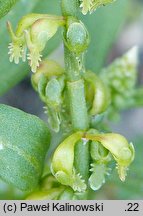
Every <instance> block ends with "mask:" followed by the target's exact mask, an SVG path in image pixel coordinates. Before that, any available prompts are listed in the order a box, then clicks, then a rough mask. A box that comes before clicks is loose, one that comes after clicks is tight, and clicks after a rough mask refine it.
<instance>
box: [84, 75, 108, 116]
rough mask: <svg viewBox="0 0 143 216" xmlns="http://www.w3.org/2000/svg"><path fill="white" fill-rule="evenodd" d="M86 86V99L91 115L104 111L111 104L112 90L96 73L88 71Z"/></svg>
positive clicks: (85, 76) (85, 77)
mask: <svg viewBox="0 0 143 216" xmlns="http://www.w3.org/2000/svg"><path fill="white" fill-rule="evenodd" d="M84 79H85V86H86V99H87V104H88V106H89V108H90V110H89V112H90V114H91V115H97V114H100V113H102V112H104V111H105V110H106V109H107V107H108V106H109V104H110V101H111V99H110V92H109V89H108V87H107V86H106V85H105V84H104V83H103V82H102V80H101V79H100V78H98V77H97V76H96V74H94V73H92V72H90V71H88V72H87V73H85V75H84Z"/></svg>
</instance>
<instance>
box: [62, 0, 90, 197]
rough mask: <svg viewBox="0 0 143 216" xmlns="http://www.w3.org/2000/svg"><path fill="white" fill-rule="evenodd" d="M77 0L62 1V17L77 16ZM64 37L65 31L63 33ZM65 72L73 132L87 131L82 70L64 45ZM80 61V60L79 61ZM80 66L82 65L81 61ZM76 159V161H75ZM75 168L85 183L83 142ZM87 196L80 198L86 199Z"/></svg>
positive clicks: (86, 157)
mask: <svg viewBox="0 0 143 216" xmlns="http://www.w3.org/2000/svg"><path fill="white" fill-rule="evenodd" d="M77 6H78V3H77V0H71V1H70V3H69V0H62V12H63V15H64V16H67V18H68V16H72V17H76V16H77ZM64 35H66V29H65V32H64ZM64 49H65V53H64V54H65V71H66V76H67V80H68V81H67V90H68V100H69V105H70V114H71V121H72V128H73V131H78V130H83V131H85V130H87V129H88V128H89V122H88V113H87V107H86V100H85V89H84V80H83V79H82V73H83V72H82V69H83V68H84V67H80V66H79V58H78V56H76V54H75V53H73V52H71V51H70V50H69V49H68V48H67V47H66V45H65V47H64ZM80 60H81V59H80ZM80 64H83V61H82V60H81V62H80ZM77 158H78V159H77ZM75 168H76V171H77V172H78V173H80V174H81V175H82V177H83V178H84V180H85V181H86V182H87V181H88V178H89V148H88V144H86V145H85V146H84V145H83V142H79V143H77V145H76V148H75ZM86 196H87V194H86V193H85V194H83V195H81V196H80V199H86V198H87V197H86Z"/></svg>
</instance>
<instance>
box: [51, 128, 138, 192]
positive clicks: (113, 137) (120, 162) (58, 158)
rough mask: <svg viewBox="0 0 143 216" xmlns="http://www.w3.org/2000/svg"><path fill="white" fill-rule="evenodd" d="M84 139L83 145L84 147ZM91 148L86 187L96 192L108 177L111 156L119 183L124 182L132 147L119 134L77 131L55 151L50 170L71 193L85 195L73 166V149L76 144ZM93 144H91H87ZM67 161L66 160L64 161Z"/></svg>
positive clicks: (80, 178)
mask: <svg viewBox="0 0 143 216" xmlns="http://www.w3.org/2000/svg"><path fill="white" fill-rule="evenodd" d="M85 139H86V141H87V142H86V144H85V142H84V141H85ZM80 140H83V145H89V146H90V154H91V159H90V160H91V169H90V170H89V173H90V172H91V174H90V177H89V186H90V187H91V188H92V189H93V190H98V189H99V188H100V187H101V186H102V184H103V183H104V182H105V175H109V172H110V168H109V167H108V163H109V161H110V160H111V158H112V157H113V158H114V159H115V161H116V163H117V170H118V174H119V177H120V179H121V180H122V181H124V180H125V177H126V172H127V169H128V166H129V165H130V163H131V162H132V161H133V159H134V147H133V145H132V144H129V143H128V142H127V140H126V139H125V138H124V137H123V136H121V135H120V134H114V133H105V134H101V133H99V132H98V131H96V130H94V129H93V130H89V131H87V132H82V131H79V132H76V133H74V134H72V135H70V136H69V137H67V138H66V139H65V140H64V141H63V142H62V143H61V144H60V145H59V146H58V147H57V149H56V150H55V152H54V155H53V159H52V166H51V170H52V173H53V175H54V176H55V177H56V179H57V180H58V181H59V182H60V183H61V184H63V185H67V186H70V187H72V189H73V190H74V191H77V192H85V190H86V188H87V184H86V182H85V181H84V179H83V177H82V176H81V174H80V173H77V171H76V169H75V167H74V154H75V153H74V150H75V145H76V144H77V143H78V141H80ZM88 141H92V142H88ZM67 158H68V160H67Z"/></svg>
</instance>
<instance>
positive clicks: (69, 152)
mask: <svg viewBox="0 0 143 216" xmlns="http://www.w3.org/2000/svg"><path fill="white" fill-rule="evenodd" d="M82 136H83V132H77V133H74V134H72V135H71V136H69V137H68V138H66V139H65V140H64V141H63V142H62V143H61V144H60V145H59V146H58V147H57V149H56V151H55V152H54V155H53V158H52V164H51V169H52V173H53V175H54V176H55V177H56V179H57V180H58V181H59V182H60V183H61V184H63V185H67V186H70V187H72V188H73V190H74V191H78V192H84V191H85V190H86V184H85V182H84V180H83V179H82V176H81V175H80V174H79V173H76V170H75V168H74V146H75V145H76V143H77V142H78V141H79V140H81V138H82Z"/></svg>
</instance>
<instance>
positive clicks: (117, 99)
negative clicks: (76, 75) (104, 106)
mask: <svg viewBox="0 0 143 216" xmlns="http://www.w3.org/2000/svg"><path fill="white" fill-rule="evenodd" d="M137 65H138V48H137V47H133V48H132V49H130V50H129V51H128V52H127V53H125V54H124V55H123V56H122V57H120V58H118V59H116V60H115V61H114V62H113V63H112V64H111V65H109V66H108V67H107V68H105V69H103V70H102V71H101V73H100V77H101V79H102V80H103V81H104V83H105V84H106V85H108V87H109V89H110V92H111V97H112V100H111V101H112V107H113V108H115V109H116V110H122V109H125V108H126V107H128V106H129V107H130V104H132V101H133V98H134V92H135V84H136V80H137Z"/></svg>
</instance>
